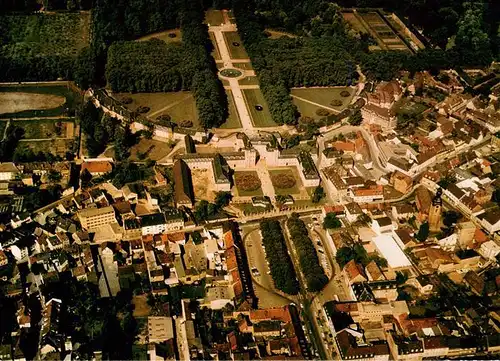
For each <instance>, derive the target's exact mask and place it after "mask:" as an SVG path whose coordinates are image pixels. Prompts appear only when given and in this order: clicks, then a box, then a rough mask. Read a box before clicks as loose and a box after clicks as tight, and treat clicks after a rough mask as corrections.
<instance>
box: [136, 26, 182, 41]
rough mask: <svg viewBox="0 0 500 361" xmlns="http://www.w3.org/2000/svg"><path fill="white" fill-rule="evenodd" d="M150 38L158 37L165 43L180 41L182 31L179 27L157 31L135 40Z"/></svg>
mask: <svg viewBox="0 0 500 361" xmlns="http://www.w3.org/2000/svg"><path fill="white" fill-rule="evenodd" d="M151 39H160V40H162V41H164V42H165V43H167V44H170V43H180V42H181V41H182V33H181V30H180V29H172V30H166V31H161V32H159V33H154V34H149V35H146V36H143V37H141V38H139V39H137V41H146V40H151Z"/></svg>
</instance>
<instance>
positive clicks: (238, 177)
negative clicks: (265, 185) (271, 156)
mask: <svg viewBox="0 0 500 361" xmlns="http://www.w3.org/2000/svg"><path fill="white" fill-rule="evenodd" d="M245 176H252V177H256V178H259V175H258V174H257V172H255V171H235V172H234V176H233V178H234V185H235V187H234V189H235V190H236V196H239V197H258V196H262V195H264V193H262V187H259V188H258V189H256V190H254V191H248V190H243V189H241V182H242V178H243V177H245ZM238 184H240V187H238Z"/></svg>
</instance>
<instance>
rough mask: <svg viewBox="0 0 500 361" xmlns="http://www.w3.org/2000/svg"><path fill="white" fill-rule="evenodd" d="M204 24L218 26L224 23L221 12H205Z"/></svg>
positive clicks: (211, 10)
mask: <svg viewBox="0 0 500 361" xmlns="http://www.w3.org/2000/svg"><path fill="white" fill-rule="evenodd" d="M205 23H206V24H208V25H212V26H218V25H220V24H222V23H224V15H223V14H222V10H213V9H210V10H207V11H206V12H205Z"/></svg>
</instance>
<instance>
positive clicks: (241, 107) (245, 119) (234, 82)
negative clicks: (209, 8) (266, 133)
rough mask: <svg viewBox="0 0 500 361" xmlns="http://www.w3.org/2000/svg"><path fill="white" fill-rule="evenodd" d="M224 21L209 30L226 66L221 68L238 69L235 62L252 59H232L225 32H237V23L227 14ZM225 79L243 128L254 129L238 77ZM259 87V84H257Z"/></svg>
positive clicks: (245, 74) (246, 73)
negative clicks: (232, 22)
mask: <svg viewBox="0 0 500 361" xmlns="http://www.w3.org/2000/svg"><path fill="white" fill-rule="evenodd" d="M224 21H225V23H224V24H222V25H220V26H209V28H208V31H210V32H212V33H213V34H214V37H215V41H216V42H217V47H218V48H219V52H220V56H221V59H222V62H223V63H224V67H223V68H222V69H221V70H223V69H228V68H229V69H231V68H233V69H238V68H237V67H235V66H233V62H234V63H237V62H240V63H241V62H250V59H231V55H230V52H229V48H228V46H227V44H226V41H225V39H224V34H223V33H224V32H235V31H236V25H235V24H231V23H230V22H229V21H228V19H227V16H224ZM238 70H240V71H241V73H242V74H243V75H244V76H253V75H255V73H254V71H253V70H244V69H238ZM221 77H223V78H224V80H225V81H227V82H228V83H229V87H230V89H231V92H232V93H233V97H234V103H235V105H236V109H237V111H238V114H239V116H240V120H241V125H242V127H243V129H245V130H252V129H254V125H253V123H252V118H251V117H250V113H249V112H248V108H247V105H246V103H245V98H244V96H243V92H242V91H241V88H240V85H239V82H238V79H239V77H238V78H231V77H224V76H221ZM255 87H256V88H258V86H255Z"/></svg>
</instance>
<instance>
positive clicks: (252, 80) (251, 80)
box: [238, 76, 260, 85]
mask: <svg viewBox="0 0 500 361" xmlns="http://www.w3.org/2000/svg"><path fill="white" fill-rule="evenodd" d="M238 84H240V85H260V84H259V78H257V77H256V76H247V77H244V78H243V79H240V80H238Z"/></svg>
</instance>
